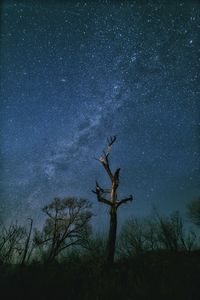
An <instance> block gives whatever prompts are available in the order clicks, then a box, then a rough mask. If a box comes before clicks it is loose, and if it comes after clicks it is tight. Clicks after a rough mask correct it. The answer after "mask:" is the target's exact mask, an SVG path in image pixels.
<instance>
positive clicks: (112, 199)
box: [93, 136, 133, 264]
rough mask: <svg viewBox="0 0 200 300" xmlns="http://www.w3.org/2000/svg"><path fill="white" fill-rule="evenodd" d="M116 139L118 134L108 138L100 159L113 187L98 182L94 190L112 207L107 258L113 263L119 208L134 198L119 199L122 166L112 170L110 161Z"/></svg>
mask: <svg viewBox="0 0 200 300" xmlns="http://www.w3.org/2000/svg"><path fill="white" fill-rule="evenodd" d="M115 141H116V136H111V137H110V138H109V139H108V140H107V142H108V147H107V150H106V151H103V154H102V155H101V156H100V158H99V159H98V160H99V161H100V163H101V164H102V166H103V167H104V169H105V171H106V173H107V174H108V176H109V178H110V180H111V188H110V189H103V188H102V187H100V185H99V184H98V182H96V190H95V191H93V193H95V194H96V196H97V200H98V201H99V202H102V203H104V204H106V205H108V206H109V207H110V227H109V236H108V243H107V255H108V256H107V260H108V263H111V264H112V263H113V261H114V255H115V244H116V233H117V209H118V208H119V207H120V206H121V205H122V204H125V203H127V202H128V201H132V200H133V197H132V195H130V196H129V197H127V198H124V199H122V200H118V197H117V189H118V186H119V172H120V168H118V169H116V171H115V172H112V171H111V168H110V163H109V154H110V151H111V146H112V145H113V144H114V142H115ZM106 194H107V195H109V199H107V198H106V196H105V195H106Z"/></svg>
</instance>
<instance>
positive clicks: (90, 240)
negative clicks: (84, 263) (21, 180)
mask: <svg viewBox="0 0 200 300" xmlns="http://www.w3.org/2000/svg"><path fill="white" fill-rule="evenodd" d="M196 203H197V201H196V202H195V205H196ZM192 207H194V202H193V203H191V204H190V206H189V208H188V216H189V217H190V219H191V220H192V221H193V222H194V214H192V213H191V211H192ZM42 210H43V212H44V214H45V215H46V220H45V223H44V226H43V228H42V230H38V229H37V228H34V226H33V224H34V221H33V219H31V218H30V219H27V226H20V225H18V224H17V222H16V223H14V224H11V225H10V226H7V227H6V226H4V225H1V232H0V263H1V264H19V265H20V264H21V265H25V264H31V263H51V262H62V261H63V260H65V259H66V258H67V257H68V254H69V253H71V252H72V250H73V251H75V252H76V253H77V252H79V253H81V255H87V254H88V255H91V256H97V255H98V254H99V255H100V253H101V255H100V257H101V259H103V257H104V258H106V254H105V253H106V250H107V249H106V243H107V239H106V235H107V233H105V234H104V235H103V234H101V235H100V234H98V233H95V232H93V230H92V225H91V219H92V216H93V213H92V210H91V204H90V203H89V201H87V200H85V199H77V198H72V197H68V198H64V199H59V198H55V199H54V200H53V201H52V202H51V203H50V204H49V205H46V206H45V207H43V209H42ZM195 213H196V210H195ZM194 223H195V224H197V225H198V223H197V222H194ZM187 225H188V224H187ZM199 247H200V245H199V235H198V230H194V229H189V228H188V226H186V224H184V222H183V219H182V217H181V215H180V213H179V212H178V211H175V212H173V213H172V214H171V215H169V216H160V215H159V214H158V213H157V212H155V213H154V216H153V217H151V218H137V217H131V218H129V219H128V220H126V221H125V223H124V225H123V226H122V228H121V231H120V232H119V234H118V237H117V246H116V259H117V260H119V259H121V258H125V257H133V256H136V255H140V254H142V253H145V252H153V251H158V250H160V251H162V250H167V251H173V252H178V251H187V252H191V251H194V250H197V249H199ZM100 250H101V251H100ZM103 253H104V254H103ZM100 257H99V258H100Z"/></svg>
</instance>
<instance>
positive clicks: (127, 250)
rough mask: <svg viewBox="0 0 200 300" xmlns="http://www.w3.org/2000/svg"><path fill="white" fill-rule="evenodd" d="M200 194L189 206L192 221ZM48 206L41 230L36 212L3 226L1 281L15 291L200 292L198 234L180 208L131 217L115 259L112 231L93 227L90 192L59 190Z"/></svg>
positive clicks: (84, 294)
mask: <svg viewBox="0 0 200 300" xmlns="http://www.w3.org/2000/svg"><path fill="white" fill-rule="evenodd" d="M198 201H199V200H198ZM198 201H196V202H195V204H194V202H192V203H191V204H190V205H189V207H188V209H187V211H188V217H190V219H191V220H192V221H193V222H194V211H195V214H196V215H197V204H196V203H197V202H198ZM194 206H195V207H196V208H195V210H194V209H193V207H194ZM43 212H44V214H45V216H46V219H45V222H44V226H43V228H42V229H41V230H39V229H37V228H34V220H32V219H28V220H27V226H26V227H24V226H19V225H18V224H17V223H15V224H11V225H10V226H8V227H5V226H3V225H2V226H1V233H0V287H1V290H2V291H3V290H6V292H7V294H8V295H9V293H10V294H11V298H12V295H13V293H15V295H17V293H19V294H20V297H21V299H30V298H31V296H34V297H37V298H39V299H57V298H58V297H59V296H60V297H64V298H63V299H87V300H90V299H91V300H93V299H123V300H126V299H127V300H128V299H162V300H163V299H176V300H177V299H195V300H196V299H199V296H200V288H199V274H200V250H199V249H200V244H199V234H198V230H195V231H194V230H192V229H189V227H188V226H186V224H185V223H184V222H183V219H182V217H181V215H180V213H179V212H174V213H172V214H171V215H169V216H160V215H159V214H158V213H156V212H155V214H154V217H151V218H143V219H142V218H135V217H132V218H129V219H128V220H126V221H125V222H124V224H123V226H122V227H121V229H120V232H119V234H118V236H117V243H116V252H115V263H114V265H112V266H110V265H108V264H107V260H106V257H107V234H108V233H107V232H106V233H105V234H98V233H95V232H94V231H93V230H92V225H91V220H92V216H93V213H92V208H91V205H90V203H89V202H88V201H87V200H85V199H77V198H71V197H67V198H64V199H59V198H55V199H54V200H53V201H52V202H51V203H50V204H49V205H46V206H45V207H44V208H43ZM194 223H195V224H196V225H198V224H197V222H194ZM187 225H188V224H187ZM40 296H41V298H40Z"/></svg>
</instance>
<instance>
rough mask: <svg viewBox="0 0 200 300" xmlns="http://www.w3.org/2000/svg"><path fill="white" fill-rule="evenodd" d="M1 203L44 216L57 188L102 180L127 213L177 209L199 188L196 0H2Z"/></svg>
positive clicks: (75, 189) (13, 213)
mask: <svg viewBox="0 0 200 300" xmlns="http://www.w3.org/2000/svg"><path fill="white" fill-rule="evenodd" d="M1 19H2V21H1V22H2V24H1V25H2V26H1V27H2V28H1V45H2V47H1V84H2V85H1V99H2V101H1V163H2V171H1V199H0V201H1V215H2V216H3V217H4V218H5V219H10V218H12V219H13V218H14V219H21V220H25V218H26V217H27V216H35V218H36V219H37V221H39V218H40V217H41V214H40V209H41V207H42V206H43V205H44V204H46V203H48V202H49V201H51V200H52V199H53V198H54V197H55V196H60V197H63V196H69V195H72V196H77V197H87V198H88V199H90V200H91V201H92V202H93V203H94V211H96V214H97V216H96V217H95V219H96V222H97V224H98V222H99V224H100V222H101V220H104V219H105V211H106V208H105V207H104V206H102V205H100V204H98V203H97V201H96V199H95V195H93V194H92V193H91V190H92V188H93V187H94V183H95V180H96V179H98V180H99V181H100V182H101V183H102V184H105V185H106V186H108V185H109V182H108V181H107V179H108V178H107V177H106V175H105V174H104V171H103V169H102V168H101V165H100V164H99V163H98V162H97V160H95V158H98V157H99V155H100V153H101V151H102V150H103V148H105V146H106V138H107V137H108V136H110V135H112V134H115V135H117V143H116V144H115V145H114V147H113V149H112V150H113V151H112V154H111V160H112V162H111V164H112V167H118V166H120V167H121V177H120V180H121V189H120V195H129V194H131V193H132V194H133V195H134V198H135V203H133V204H130V205H127V206H124V207H123V208H122V209H121V220H123V219H124V218H126V217H127V216H129V215H138V216H143V215H148V214H150V213H151V211H152V207H153V206H156V207H157V208H158V209H159V210H161V211H162V212H167V213H168V212H169V211H172V210H174V209H178V210H181V211H184V208H185V204H186V203H187V202H189V201H191V200H193V199H194V198H196V197H197V196H199V195H200V186H199V180H200V175H199V171H200V163H199V150H200V147H199V146H200V144H199V137H200V134H199V129H200V118H199V109H200V104H199V101H200V99H199V94H200V89H199V86H200V85H199V69H200V38H199V33H200V4H199V2H198V1H171V2H170V1H84V2H83V1H3V4H1Z"/></svg>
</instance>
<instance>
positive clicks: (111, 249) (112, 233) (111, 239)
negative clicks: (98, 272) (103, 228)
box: [107, 207, 117, 264]
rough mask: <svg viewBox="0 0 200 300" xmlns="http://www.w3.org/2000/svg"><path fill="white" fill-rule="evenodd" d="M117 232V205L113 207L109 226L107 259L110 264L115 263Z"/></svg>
mask: <svg viewBox="0 0 200 300" xmlns="http://www.w3.org/2000/svg"><path fill="white" fill-rule="evenodd" d="M116 234H117V211H116V209H115V207H111V210H110V228H109V235H108V244H107V255H108V257H107V260H108V263H109V264H113V262H114V256H115V243H116Z"/></svg>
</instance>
